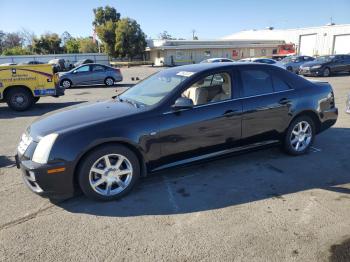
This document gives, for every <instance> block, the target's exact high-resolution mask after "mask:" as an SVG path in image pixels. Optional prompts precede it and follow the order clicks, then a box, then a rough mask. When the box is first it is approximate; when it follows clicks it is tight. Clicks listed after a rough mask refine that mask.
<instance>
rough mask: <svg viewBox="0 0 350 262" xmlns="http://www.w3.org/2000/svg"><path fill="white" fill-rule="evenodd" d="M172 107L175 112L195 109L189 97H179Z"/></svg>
mask: <svg viewBox="0 0 350 262" xmlns="http://www.w3.org/2000/svg"><path fill="white" fill-rule="evenodd" d="M171 107H172V109H174V110H180V109H190V108H192V107H193V101H192V99H189V98H187V97H179V98H178V99H176V101H175V104H173V105H172V106H171Z"/></svg>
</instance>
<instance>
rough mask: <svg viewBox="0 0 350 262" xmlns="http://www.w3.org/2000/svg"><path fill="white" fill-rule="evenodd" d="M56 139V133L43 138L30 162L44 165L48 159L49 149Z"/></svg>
mask: <svg viewBox="0 0 350 262" xmlns="http://www.w3.org/2000/svg"><path fill="white" fill-rule="evenodd" d="M57 137H58V134H56V133H52V134H49V135H47V136H44V137H43V138H42V139H41V140H40V141H39V144H38V145H37V146H36V148H35V151H34V154H33V158H32V160H33V161H34V162H36V163H39V164H46V163H47V161H48V159H49V155H50V151H51V148H52V146H53V144H54V143H55V141H56V138H57Z"/></svg>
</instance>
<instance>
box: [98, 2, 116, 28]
mask: <svg viewBox="0 0 350 262" xmlns="http://www.w3.org/2000/svg"><path fill="white" fill-rule="evenodd" d="M93 12H94V15H95V19H94V21H93V22H92V25H94V26H95V27H96V26H100V25H104V24H106V23H107V22H108V21H112V22H113V23H116V22H118V21H119V19H120V13H118V12H117V10H116V9H115V8H114V7H110V6H108V5H107V6H105V7H104V8H103V7H98V8H95V9H93Z"/></svg>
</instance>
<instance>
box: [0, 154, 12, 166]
mask: <svg viewBox="0 0 350 262" xmlns="http://www.w3.org/2000/svg"><path fill="white" fill-rule="evenodd" d="M15 165H16V163H15V159H14V157H12V156H0V168H2V167H13V166H15Z"/></svg>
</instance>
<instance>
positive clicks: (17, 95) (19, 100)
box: [6, 87, 34, 111]
mask: <svg viewBox="0 0 350 262" xmlns="http://www.w3.org/2000/svg"><path fill="white" fill-rule="evenodd" d="M6 102H7V104H8V106H9V107H10V108H11V109H13V110H15V111H25V110H27V109H29V108H30V107H31V106H32V105H33V104H34V97H33V94H32V93H31V92H30V91H29V90H28V89H27V88H25V87H14V88H11V89H10V90H9V91H8V92H7V94H6Z"/></svg>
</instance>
